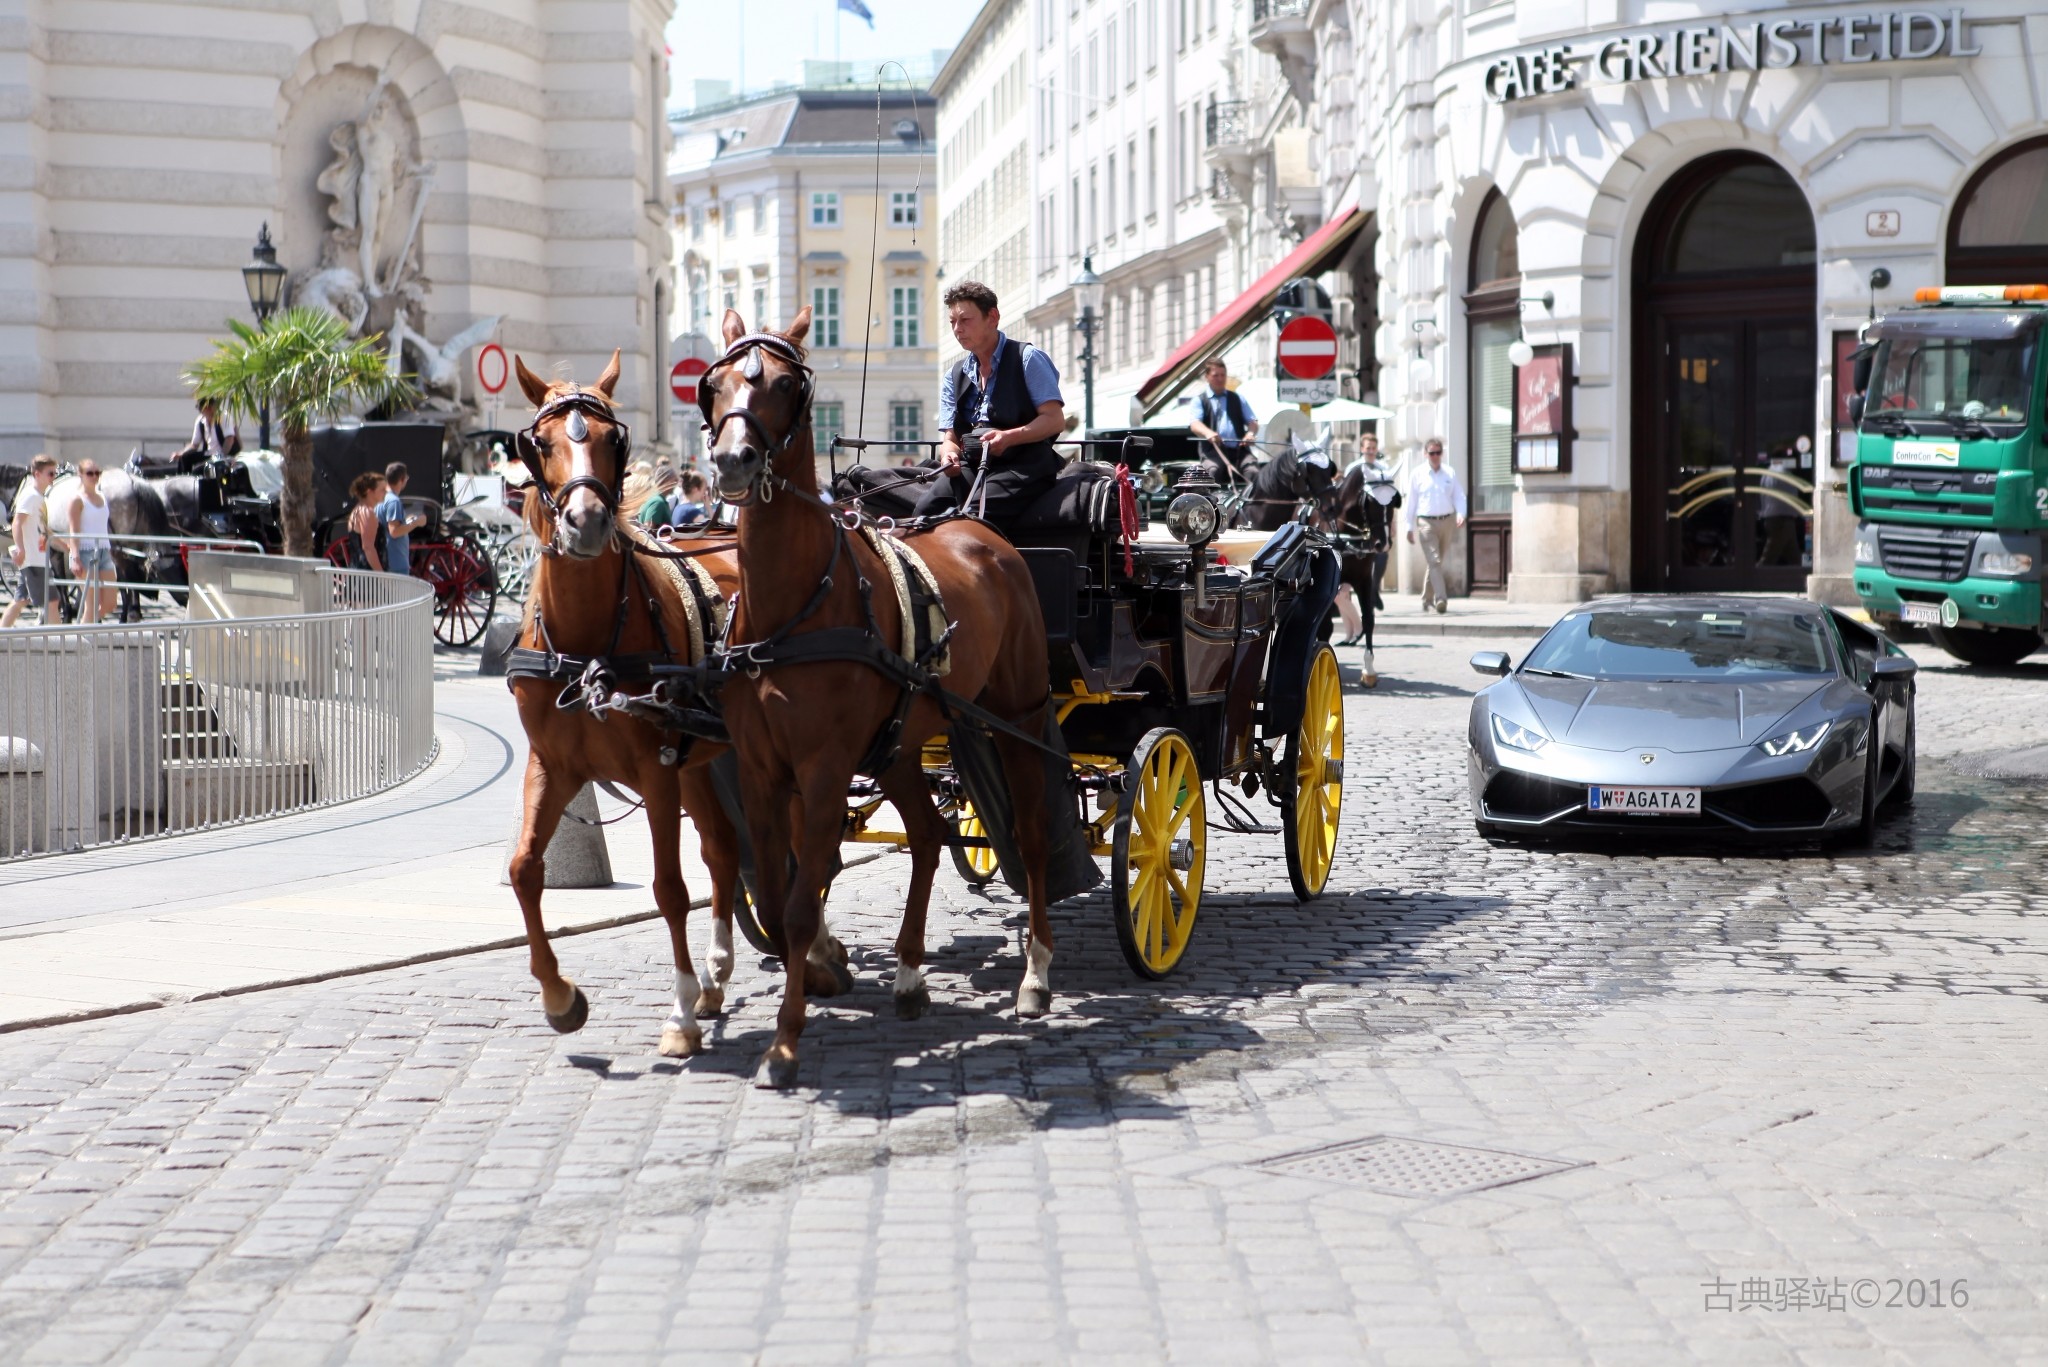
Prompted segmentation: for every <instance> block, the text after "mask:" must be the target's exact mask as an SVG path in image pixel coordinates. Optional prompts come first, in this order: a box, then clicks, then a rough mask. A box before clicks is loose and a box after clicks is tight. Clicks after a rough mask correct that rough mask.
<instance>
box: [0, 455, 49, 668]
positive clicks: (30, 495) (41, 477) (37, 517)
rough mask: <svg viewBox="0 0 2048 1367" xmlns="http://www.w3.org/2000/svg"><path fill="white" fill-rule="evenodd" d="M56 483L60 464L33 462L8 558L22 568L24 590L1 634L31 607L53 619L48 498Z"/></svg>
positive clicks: (0, 625) (17, 506) (0, 621)
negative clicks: (50, 591) (45, 501)
mask: <svg viewBox="0 0 2048 1367" xmlns="http://www.w3.org/2000/svg"><path fill="white" fill-rule="evenodd" d="M56 479H57V462H56V461H55V460H54V459H53V458H51V457H49V456H45V455H38V456H37V457H36V458H35V459H34V460H32V461H30V462H29V467H28V478H27V479H25V480H23V481H22V482H21V490H20V492H19V493H18V494H17V495H16V496H15V500H14V515H13V517H12V518H11V519H10V520H9V521H10V527H9V533H8V534H9V535H10V536H11V537H12V538H13V539H14V544H13V545H11V546H9V547H8V548H7V558H8V559H9V560H12V561H13V562H14V563H15V564H16V565H19V566H20V567H21V587H20V589H19V590H17V591H16V593H15V596H14V601H13V602H11V603H9V604H8V605H7V610H6V611H5V612H4V613H0V630H4V629H6V628H7V627H11V626H13V625H14V624H15V623H16V622H17V621H19V620H20V619H21V610H22V609H23V608H25V607H28V606H30V605H31V604H33V605H34V606H35V610H36V612H37V613H38V614H39V615H40V616H41V617H42V618H43V620H45V621H47V620H48V619H49V606H48V604H49V589H50V585H49V575H50V516H49V512H48V509H47V506H46V504H45V503H44V495H46V494H48V493H49V492H50V485H52V484H53V483H55V482H56Z"/></svg>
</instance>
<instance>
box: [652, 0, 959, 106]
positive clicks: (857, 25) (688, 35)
mask: <svg viewBox="0 0 2048 1367" xmlns="http://www.w3.org/2000/svg"><path fill="white" fill-rule="evenodd" d="M863 3H865V4H866V5H867V7H868V9H869V10H871V11H873V13H874V16H875V27H874V31H873V32H872V33H870V32H869V31H868V26H867V23H866V21H864V20H862V19H860V18H858V17H857V16H855V15H852V14H847V13H844V12H841V11H840V10H839V8H838V5H837V3H836V0H676V14H675V18H674V19H672V20H670V21H669V26H668V45H669V49H670V52H671V57H670V63H671V65H670V82H669V104H670V107H672V108H677V109H685V108H688V107H689V105H690V102H691V99H692V97H693V95H694V93H695V89H696V87H695V85H694V82H696V81H699V80H722V81H731V82H733V88H734V90H735V91H739V90H765V89H766V88H768V87H769V86H771V85H773V84H775V83H776V82H777V81H787V82H790V83H795V82H797V81H799V80H801V79H802V77H803V61H804V59H805V58H806V57H809V58H815V59H819V60H823V61H832V60H835V59H836V60H839V61H849V62H873V61H877V60H879V59H881V58H885V57H894V58H898V59H907V58H911V57H917V58H922V59H924V60H926V61H927V62H928V61H929V59H930V56H931V52H932V50H933V49H934V48H950V47H952V46H953V45H954V44H955V43H957V42H958V41H959V40H960V35H961V34H962V33H965V32H966V31H967V26H968V24H970V23H972V22H973V20H974V16H975V14H976V13H978V12H979V11H980V8H981V7H980V5H979V4H978V3H977V0H863Z"/></svg>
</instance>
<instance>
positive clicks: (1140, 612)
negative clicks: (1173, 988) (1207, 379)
mask: <svg viewBox="0 0 2048 1367" xmlns="http://www.w3.org/2000/svg"><path fill="white" fill-rule="evenodd" d="M1073 444H1075V445H1080V446H1082V447H1084V448H1089V447H1093V448H1103V447H1107V448H1110V449H1112V450H1115V451H1117V452H1119V455H1120V459H1121V460H1122V461H1124V462H1125V463H1124V465H1123V466H1121V467H1117V466H1110V465H1106V464H1094V463H1089V462H1087V461H1077V462H1075V463H1074V464H1071V465H1069V466H1068V467H1067V469H1066V471H1065V472H1064V473H1063V474H1062V475H1061V476H1060V477H1059V480H1058V481H1057V482H1056V484H1055V485H1054V487H1053V489H1052V490H1051V491H1050V492H1049V493H1047V494H1046V495H1045V496H1044V497H1043V498H1042V499H1041V500H1040V501H1039V502H1038V503H1037V504H1036V505H1034V506H1033V507H1032V508H1031V509H1030V510H1029V511H1028V512H1026V513H1025V514H1024V516H1022V517H1021V518H1020V519H1018V521H1017V523H1016V524H1015V525H1014V526H1013V527H1011V528H1009V529H1008V536H1009V540H1010V541H1011V543H1012V544H1013V545H1015V546H1016V548H1017V551H1018V553H1019V554H1020V555H1021V556H1022V557H1023V558H1024V561H1025V563H1026V564H1027V565H1028V566H1029V567H1030V570H1031V576H1032V580H1033V582H1034V584H1035V585H1036V587H1037V590H1038V599H1039V605H1040V609H1041V611H1042V612H1043V614H1044V618H1045V630H1046V637H1047V646H1048V652H1049V656H1050V664H1051V677H1050V679H1049V680H1048V682H1049V684H1050V686H1051V691H1052V701H1053V713H1052V715H1053V726H1052V727H1051V734H1050V735H1049V736H1048V737H1047V740H1048V742H1049V743H1050V744H1051V745H1052V747H1053V748H1054V749H1055V750H1057V751H1061V752H1063V753H1064V756H1065V758H1064V760H1063V761H1054V760H1052V759H1051V758H1050V757H1048V784H1047V800H1048V807H1049V817H1050V820H1051V823H1052V824H1051V825H1050V827H1049V836H1050V848H1051V851H1052V861H1051V862H1052V865H1053V867H1052V868H1050V869H1049V870H1048V874H1049V881H1050V884H1051V886H1050V887H1049V888H1048V896H1049V897H1050V898H1052V899H1058V898H1061V897H1067V896H1072V895H1075V894H1076V893H1079V892H1083V891H1086V890H1088V889H1089V888H1091V887H1093V886H1094V885H1096V884H1097V883H1098V882H1100V880H1101V876H1102V875H1101V871H1100V870H1099V869H1098V868H1097V867H1096V865H1095V863H1094V860H1095V858H1096V857H1100V856H1107V857H1108V858H1109V861H1110V868H1109V877H1110V896H1111V903H1112V907H1113V911H1114V916H1115V921H1116V931H1117V939H1118V943H1119V944H1120V945H1121V947H1122V949H1123V953H1124V957H1125V959H1126V960H1127V961H1128V962H1129V964H1130V966H1131V968H1132V969H1133V970H1134V971H1136V972H1137V973H1139V974H1141V975H1143V976H1144V977H1147V978H1159V977H1163V976H1164V975H1165V974H1167V973H1168V972H1170V971H1171V970H1172V969H1173V967H1174V965H1175V964H1176V963H1178V962H1179V960H1180V958H1181V955H1182V953H1183V952H1184V951H1185V949H1186V948H1187V944H1188V939H1189V936H1190V934H1191V933H1192V931H1193V929H1194V923H1195V918H1196V914H1197V912H1198V911H1199V909H1200V904H1201V898H1202V888H1203V882H1204V872H1205V868H1206V864H1207V852H1208V832H1209V828H1210V819H1209V818H1210V811H1209V803H1208V801H1207V800H1206V799H1205V797H1204V792H1203V790H1204V787H1205V786H1207V787H1208V788H1209V789H1210V791H1211V792H1213V794H1214V796H1215V802H1216V808H1217V814H1218V816H1219V817H1220V823H1219V824H1221V825H1222V826H1224V827H1227V828H1228V829H1231V830H1235V831H1242V832H1254V833H1260V834H1280V835H1282V836H1283V837H1284V842H1285V846H1286V855H1287V871H1288V876H1289V881H1290V882H1291V883H1292V885H1293V889H1294V893H1295V895H1296V896H1297V897H1298V898H1300V899H1302V900H1304V901H1306V900H1308V899H1309V898H1312V897H1315V896H1316V895H1318V894H1319V893H1321V891H1322V890H1323V886H1324V884H1325V882H1326V881H1327V880H1328V878H1329V874H1330V867H1331V862H1332V859H1333V857H1334V854H1335V850H1336V837H1337V827H1338V822H1339V818H1340V815H1341V811H1342V800H1343V766H1344V700H1343V690H1342V687H1341V683H1340V679H1339V674H1338V668H1337V660H1336V656H1335V653H1334V652H1333V651H1332V650H1331V649H1330V647H1329V645H1328V644H1327V643H1326V642H1325V640H1324V638H1325V636H1326V635H1327V629H1326V627H1325V618H1326V616H1327V615H1328V613H1329V610H1330V605H1331V602H1332V600H1333V599H1334V597H1335V594H1336V591H1337V583H1338V561H1337V556H1336V554H1335V553H1334V551H1333V550H1332V549H1331V547H1330V545H1329V544H1328V542H1327V541H1325V539H1324V538H1323V537H1322V536H1321V535H1320V534H1318V533H1317V532H1315V531H1313V530H1311V529H1310V528H1309V527H1307V526H1306V525H1304V524H1303V523H1302V522H1300V521H1290V522H1288V523H1287V524H1286V525H1284V526H1282V527H1280V528H1279V529H1278V530H1277V531H1275V532H1274V533H1273V535H1272V536H1271V537H1270V538H1269V539H1268V540H1267V541H1266V542H1265V544H1264V546H1263V547H1262V548H1261V549H1259V551H1258V552H1257V553H1256V554H1255V555H1253V556H1252V557H1251V558H1250V560H1249V562H1248V563H1247V564H1245V565H1242V566H1233V565H1225V564H1222V563H1219V561H1218V557H1217V556H1216V553H1215V551H1214V549H1213V546H1212V543H1213V541H1214V539H1215V537H1216V535H1217V534H1218V533H1219V532H1221V531H1222V530H1223V526H1222V521H1223V519H1222V514H1221V511H1220V509H1219V506H1218V497H1217V494H1218V491H1217V489H1216V487H1215V485H1214V484H1213V483H1210V482H1209V481H1208V480H1207V479H1205V478H1204V477H1202V476H1201V474H1200V473H1199V471H1187V470H1185V469H1183V472H1182V475H1181V478H1180V480H1179V482H1178V483H1177V484H1176V485H1174V486H1173V487H1172V488H1171V489H1170V490H1169V491H1167V496H1166V497H1165V498H1163V499H1160V500H1155V501H1156V502H1157V503H1159V504H1160V505H1161V514H1162V516H1161V521H1163V523H1164V529H1165V531H1166V533H1167V536H1166V537H1165V538H1154V537H1151V536H1148V535H1144V534H1142V533H1143V528H1144V525H1145V523H1146V521H1147V520H1148V519H1147V518H1146V517H1144V516H1142V515H1139V514H1138V512H1137V508H1136V507H1135V506H1134V505H1135V504H1136V503H1137V499H1136V498H1135V496H1134V495H1135V492H1136V491H1135V490H1132V489H1130V488H1129V485H1128V484H1126V482H1125V480H1124V479H1123V478H1122V476H1123V475H1124V473H1125V471H1127V470H1129V469H1131V468H1135V467H1137V466H1138V465H1139V464H1140V463H1141V461H1142V458H1143V457H1145V456H1148V455H1149V454H1150V453H1151V441H1150V436H1149V434H1137V433H1125V434H1121V435H1119V436H1117V437H1115V438H1098V439H1090V440H1087V441H1084V442H1079V443H1073ZM857 469H858V467H857ZM878 474H886V472H875V471H867V472H861V473H856V472H849V473H848V475H847V476H844V477H842V479H841V481H840V484H839V488H840V493H841V495H842V502H847V503H848V504H849V506H851V507H857V508H858V509H859V510H860V512H861V513H862V515H863V516H865V517H867V518H868V519H870V520H874V519H877V518H889V517H894V516H901V515H903V514H905V513H907V512H908V503H907V499H906V498H905V497H904V495H902V494H901V493H894V494H893V495H892V492H891V491H889V490H888V489H886V488H883V489H881V490H880V491H879V492H866V493H863V491H864V490H868V491H873V490H875V489H876V486H877V485H880V484H883V483H884V481H882V480H878V479H877V478H876V476H877V475H878ZM1126 490H1128V492H1129V494H1130V495H1132V496H1131V497H1129V498H1128V500H1127V497H1126V493H1125V491H1126ZM924 769H925V774H926V778H927V780H928V782H929V783H930V785H931V787H932V790H933V792H934V795H935V796H936V798H937V799H938V802H939V805H940V809H941V811H942V812H943V813H945V814H946V815H948V816H949V818H950V819H951V820H952V822H953V824H954V827H955V832H956V841H957V843H956V844H955V850H954V855H955V862H956V864H957V865H958V866H959V868H960V871H961V872H962V874H963V875H965V876H966V877H967V878H968V879H969V881H970V882H975V883H983V882H986V881H988V880H989V879H991V878H993V877H995V876H997V875H998V874H1001V875H1002V876H1003V877H1004V878H1005V879H1006V881H1008V882H1009V883H1010V885H1011V886H1012V887H1013V888H1015V889H1016V890H1017V891H1018V892H1019V893H1020V895H1021V894H1022V893H1023V891H1024V883H1023V880H1022V879H1021V877H1019V876H1018V867H1019V855H1018V852H1017V850H1016V848H1015V846H1014V844H1013V842H1012V834H1011V832H1012V821H1011V813H1010V812H1009V811H1008V810H1007V806H1008V800H1009V794H1008V788H1007V787H1006V785H1005V784H1004V783H1003V781H1002V776H1001V771H1000V768H999V766H998V765H997V763H996V760H995V756H994V754H993V751H992V749H991V748H990V746H989V742H988V738H987V735H986V732H985V731H983V730H979V729H978V728H976V727H974V726H971V725H969V726H961V727H956V728H955V730H954V733H953V737H952V739H951V741H950V742H946V741H941V742H936V743H934V744H932V745H929V746H927V747H926V749H925V752H924ZM1226 785H1228V786H1226ZM1231 787H1234V788H1235V789H1236V790H1237V791H1236V793H1235V794H1233V793H1232V792H1230V791H1229V788H1231ZM1261 789H1263V790H1264V791H1265V793H1266V798H1267V801H1268V802H1269V803H1271V804H1272V805H1273V806H1275V807H1277V808H1278V809H1279V815H1280V824H1279V825H1278V826H1277V827H1275V826H1270V825H1266V824H1263V823H1262V822H1260V821H1259V820H1258V819H1257V818H1256V817H1255V816H1254V815H1253V814H1252V812H1251V811H1250V810H1249V809H1248V807H1247V805H1246V800H1247V799H1251V798H1254V797H1255V796H1256V795H1257V794H1258V793H1259V792H1260V790H1261ZM882 801H883V799H882V796H881V794H880V793H879V791H875V790H870V789H869V788H866V787H863V786H862V785H861V784H860V783H858V782H857V783H856V787H855V790H854V791H853V793H852V794H851V796H850V801H849V810H848V815H847V827H848V831H849V838H851V839H854V840H862V841H873V842H881V843H894V842H897V841H900V840H901V839H902V838H903V837H902V835H901V834H900V833H897V832H891V831H882V830H877V829H874V828H873V827H872V825H871V822H872V819H873V817H874V816H875V815H876V813H877V812H878V810H879V808H880V807H881V805H882ZM745 911H746V908H744V907H742V908H741V912H742V914H741V915H739V916H738V918H737V919H738V921H739V924H740V927H741V929H742V931H743V932H744V933H746V934H747V935H748V937H749V939H750V940H752V941H753V942H754V943H755V945H756V947H757V948H762V949H764V950H765V951H766V952H773V947H772V945H771V944H770V942H769V941H768V939H767V937H766V935H765V932H763V931H762V930H761V928H760V927H759V926H758V925H754V924H750V922H751V921H752V919H753V918H752V917H751V916H749V915H747V914H745Z"/></svg>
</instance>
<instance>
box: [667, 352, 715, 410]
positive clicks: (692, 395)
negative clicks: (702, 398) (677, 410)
mask: <svg viewBox="0 0 2048 1367" xmlns="http://www.w3.org/2000/svg"><path fill="white" fill-rule="evenodd" d="M709 369H711V362H709V361H700V360H698V359H697V358H696V357H695V356H685V357H683V359H682V360H680V361H677V362H676V363H675V365H674V366H672V367H670V369H669V372H668V387H669V392H670V393H672V394H674V395H675V396H676V398H677V399H678V400H680V401H681V402H683V403H695V402H697V381H699V380H701V379H703V378H704V372H705V371H707V370H709Z"/></svg>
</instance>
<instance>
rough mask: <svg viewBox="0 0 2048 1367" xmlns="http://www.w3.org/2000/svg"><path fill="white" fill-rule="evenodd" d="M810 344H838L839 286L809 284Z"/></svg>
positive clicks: (817, 345) (824, 345)
mask: <svg viewBox="0 0 2048 1367" xmlns="http://www.w3.org/2000/svg"><path fill="white" fill-rule="evenodd" d="M811 345H812V346H814V347H836V346H838V345H839V286H837V285H813V286H811Z"/></svg>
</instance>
